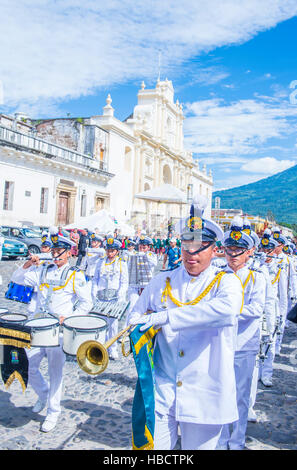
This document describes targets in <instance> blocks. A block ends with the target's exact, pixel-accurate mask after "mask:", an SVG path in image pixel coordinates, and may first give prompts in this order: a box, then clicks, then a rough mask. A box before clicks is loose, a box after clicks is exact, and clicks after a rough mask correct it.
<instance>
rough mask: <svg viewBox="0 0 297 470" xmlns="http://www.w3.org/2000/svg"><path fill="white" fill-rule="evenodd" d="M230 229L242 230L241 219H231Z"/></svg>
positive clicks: (238, 217)
mask: <svg viewBox="0 0 297 470" xmlns="http://www.w3.org/2000/svg"><path fill="white" fill-rule="evenodd" d="M232 227H237V228H240V229H242V227H243V221H242V218H241V217H240V216H239V215H236V216H235V217H233V219H232V221H231V229H232Z"/></svg>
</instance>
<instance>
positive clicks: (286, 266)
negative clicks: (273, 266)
mask: <svg viewBox="0 0 297 470" xmlns="http://www.w3.org/2000/svg"><path fill="white" fill-rule="evenodd" d="M271 231H272V236H273V239H274V240H276V241H277V242H278V246H277V247H276V248H275V254H276V255H277V257H278V258H280V261H279V262H278V263H279V265H281V266H282V268H283V271H284V273H285V275H286V277H287V280H286V285H285V286H283V288H284V290H285V295H286V296H287V298H288V290H289V289H290V288H291V287H292V286H291V284H290V281H291V279H290V273H289V271H290V260H289V258H288V257H287V256H286V255H285V253H284V252H283V248H284V246H286V244H287V243H288V240H287V239H286V237H285V236H284V235H283V234H282V233H281V232H280V229H279V228H278V227H272V229H271ZM287 310H288V299H287V305H286V311H280V320H281V324H280V334H279V335H278V336H277V338H276V345H275V355H276V356H278V355H279V354H280V350H281V344H282V341H283V334H284V329H285V324H286V317H287V313H288V311H287Z"/></svg>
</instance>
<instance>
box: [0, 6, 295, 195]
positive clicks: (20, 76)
mask: <svg viewBox="0 0 297 470" xmlns="http://www.w3.org/2000/svg"><path fill="white" fill-rule="evenodd" d="M0 9H1V11H0V13H1V14H0V30H1V31H2V35H1V37H2V40H3V39H5V43H4V44H3V47H1V48H0V80H1V82H2V85H3V97H4V102H3V104H2V107H1V105H0V112H1V111H2V112H7V113H13V112H15V111H16V110H22V111H25V112H27V113H28V114H29V115H31V116H32V117H63V116H66V115H67V113H70V115H71V116H76V117H81V116H84V117H86V116H90V115H96V114H101V113H102V107H103V106H104V105H105V99H106V96H107V93H110V94H111V96H112V100H113V102H112V105H113V107H114V108H115V115H116V117H118V118H119V119H124V118H126V117H127V116H128V115H129V114H130V113H131V112H132V110H133V107H134V106H135V104H136V100H137V91H138V89H139V88H140V84H141V82H142V80H144V81H145V83H146V86H147V88H152V87H154V86H155V83H156V79H157V76H158V54H159V51H161V54H162V63H161V79H165V78H166V77H167V78H168V79H170V80H172V82H173V85H174V88H175V99H178V100H179V101H180V102H182V103H183V106H184V113H185V116H186V120H185V124H184V133H185V146H186V148H187V149H189V150H191V151H192V152H193V153H194V155H195V157H196V158H198V160H199V162H200V163H201V164H204V163H206V165H207V166H208V168H211V169H212V171H213V175H214V181H215V189H222V188H228V187H233V186H238V185H241V184H246V183H249V182H252V181H256V180H258V179H260V178H263V177H266V176H270V175H271V174H273V173H276V172H278V171H282V170H284V169H286V168H289V167H290V166H292V165H294V164H296V163H297V158H296V156H297V144H296V135H297V102H296V104H295V102H293V101H292V99H291V100H290V94H291V93H292V92H293V89H290V83H292V82H293V81H294V80H297V67H296V59H297V54H296V48H295V45H296V43H297V37H296V36H297V33H296V31H297V18H296V15H297V1H296V0H262V1H261V2H258V1H256V0H246V1H245V0H243V1H242V2H238V1H237V0H208V1H206V0H183V1H182V2H181V1H179V2H178V1H177V0H171V1H169V0H163V1H162V2H157V1H155V0H150V1H147V2H142V1H140V0H134V1H132V0H125V1H124V2H123V1H120V0H109V2H103V0H85V1H84V2H79V1H78V0H63V2H57V1H54V0H39V1H38V2H34V1H33V0H18V1H17V0H2V2H1V7H0ZM296 89H297V87H296ZM296 101H297V100H296Z"/></svg>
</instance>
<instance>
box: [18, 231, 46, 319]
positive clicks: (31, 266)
mask: <svg viewBox="0 0 297 470" xmlns="http://www.w3.org/2000/svg"><path fill="white" fill-rule="evenodd" d="M41 241H42V243H41V247H40V250H41V253H42V254H41V255H39V256H38V259H39V261H40V262H39V263H38V264H37V262H36V263H31V262H29V263H28V265H26V263H25V264H24V266H23V269H26V273H28V272H30V271H36V270H37V269H38V268H39V267H40V266H42V265H45V264H52V262H53V257H52V253H51V248H52V246H53V245H52V242H51V240H50V237H49V235H48V233H47V232H43V233H42V236H41ZM27 266H29V267H27ZM12 280H13V277H12ZM38 290H39V287H37V286H35V287H34V292H33V294H32V298H31V301H30V303H29V305H28V309H27V313H28V318H29V319H30V318H33V317H34V315H35V313H36V305H37V297H38Z"/></svg>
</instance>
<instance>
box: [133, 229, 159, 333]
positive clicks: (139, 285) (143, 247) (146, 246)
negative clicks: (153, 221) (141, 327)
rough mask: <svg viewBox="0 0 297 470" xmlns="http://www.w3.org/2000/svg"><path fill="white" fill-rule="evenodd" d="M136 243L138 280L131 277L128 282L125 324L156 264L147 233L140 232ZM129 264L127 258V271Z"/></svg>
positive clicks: (155, 257) (151, 241) (150, 240)
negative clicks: (137, 250) (127, 304)
mask: <svg viewBox="0 0 297 470" xmlns="http://www.w3.org/2000/svg"><path fill="white" fill-rule="evenodd" d="M138 243H139V244H138V249H139V252H138V253H136V254H137V256H138V258H137V271H138V276H137V277H138V278H139V280H138V281H137V280H135V279H133V280H132V281H131V280H130V282H129V288H128V300H129V307H128V309H127V317H126V326H127V325H128V323H127V321H128V317H129V314H130V312H131V311H132V309H133V307H134V305H135V303H136V302H137V300H138V297H139V296H140V294H141V293H142V291H143V289H144V287H145V286H146V285H147V284H148V283H149V281H150V280H151V279H152V277H153V273H154V271H155V268H156V266H157V264H158V257H157V255H156V254H155V253H152V252H151V251H150V247H151V246H152V244H153V240H152V239H151V238H150V237H148V236H147V235H143V234H142V235H140V237H139V242H138ZM130 261H131V259H130ZM130 266H131V265H130V263H129V259H128V272H130V271H131V270H130Z"/></svg>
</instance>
